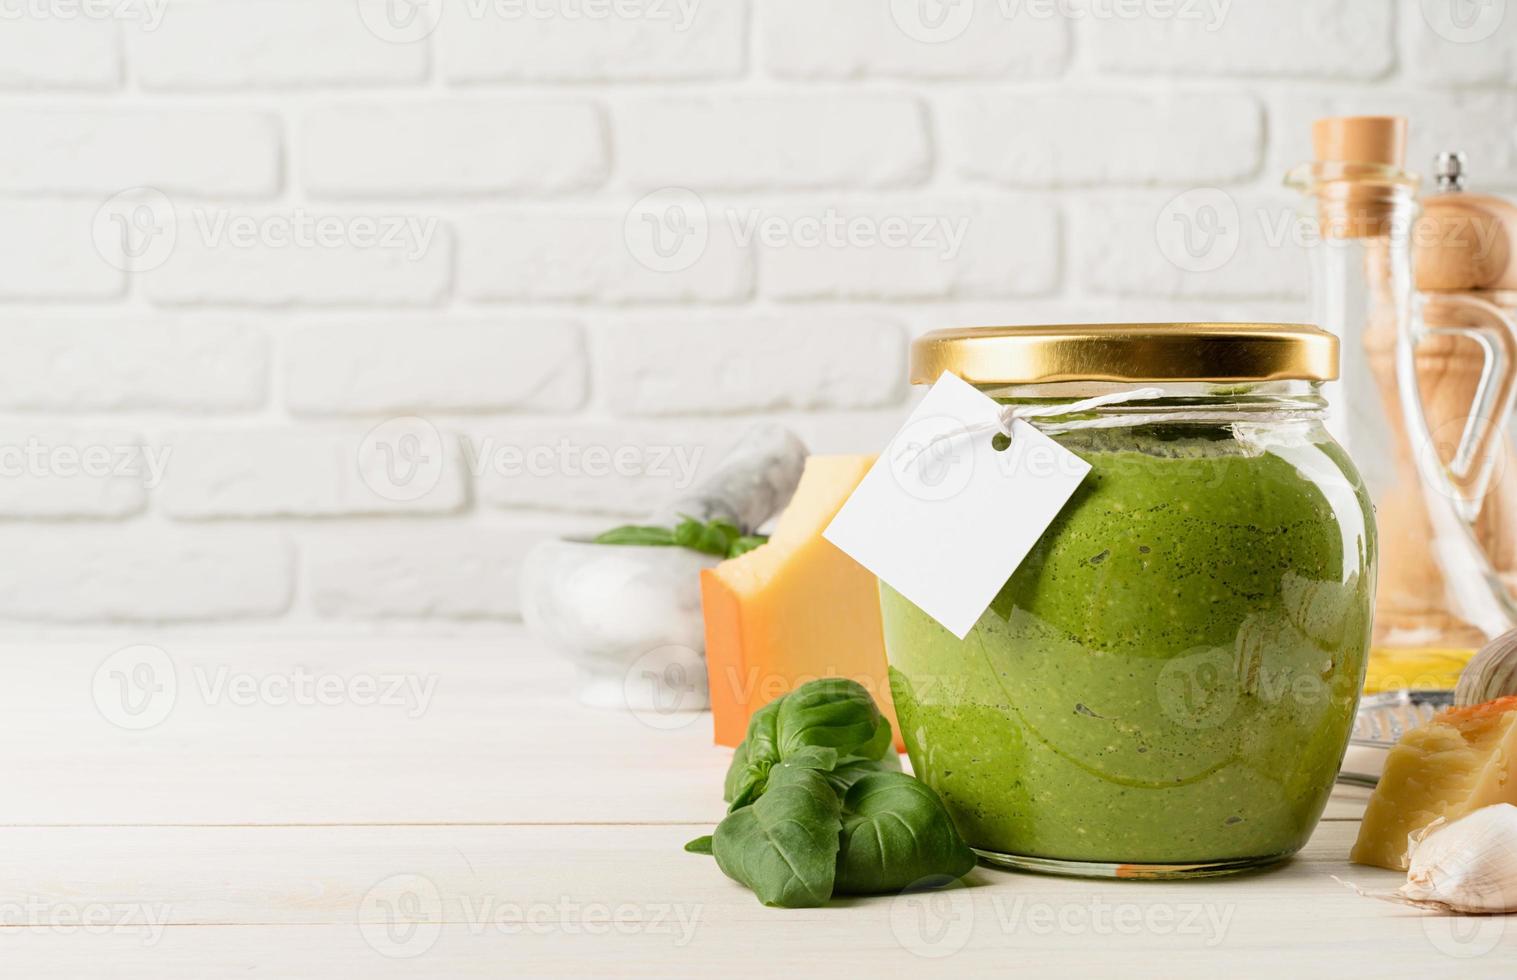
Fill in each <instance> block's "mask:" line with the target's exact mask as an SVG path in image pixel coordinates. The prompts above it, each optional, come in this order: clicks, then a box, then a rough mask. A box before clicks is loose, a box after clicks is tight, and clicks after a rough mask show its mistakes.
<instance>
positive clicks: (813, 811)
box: [712, 764, 843, 909]
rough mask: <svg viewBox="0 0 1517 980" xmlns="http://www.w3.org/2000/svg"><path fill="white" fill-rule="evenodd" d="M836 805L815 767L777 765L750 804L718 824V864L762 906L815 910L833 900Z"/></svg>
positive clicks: (837, 836) (838, 820)
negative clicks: (748, 889)
mask: <svg viewBox="0 0 1517 980" xmlns="http://www.w3.org/2000/svg"><path fill="white" fill-rule="evenodd" d="M841 813H842V811H841V805H840V804H839V802H838V797H837V794H836V793H834V792H833V791H832V787H830V786H828V785H827V780H825V779H823V778H822V774H821V773H819V772H817V771H816V770H815V769H803V768H799V767H795V766H790V765H786V764H781V765H778V766H775V767H774V768H773V769H771V770H770V773H769V780H768V788H767V789H766V790H765V792H764V795H763V796H761V797H759V798H758V799H757V800H756V801H755V802H754V804H753V805H752V806H745V807H743V808H742V809H739V810H734V811H733V812H732V813H729V814H728V815H727V816H726V818H725V819H723V820H722V822H721V823H719V824H717V827H716V833H715V834H714V835H713V846H712V850H713V852H714V853H715V855H716V863H717V866H718V867H720V868H721V869H722V873H723V874H725V875H726V876H727V877H729V878H731V879H732V880H734V881H737V882H741V883H742V884H744V885H747V886H748V887H749V888H751V889H752V890H753V893H754V894H755V895H757V896H758V899H759V901H761V902H763V903H764V904H765V905H774V906H779V907H781V908H792V909H796V908H815V907H817V906H820V905H825V904H826V903H827V900H828V899H829V898H831V897H832V884H833V879H834V877H835V875H836V874H837V867H838V860H837V858H838V847H839V844H840V834H841V832H842V829H843V822H842V816H841Z"/></svg>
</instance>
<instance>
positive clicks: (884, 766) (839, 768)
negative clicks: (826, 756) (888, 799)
mask: <svg viewBox="0 0 1517 980" xmlns="http://www.w3.org/2000/svg"><path fill="white" fill-rule="evenodd" d="M900 771H901V757H900V756H899V755H896V754H895V753H894V752H886V753H885V754H884V755H883V756H881V757H880V758H878V759H865V758H861V757H860V756H856V755H851V756H848V757H847V758H844V759H840V760H838V764H837V765H835V766H833V767H832V768H831V769H830V770H828V771H827V772H826V773H825V774H824V775H825V777H826V779H827V783H828V785H830V786H831V787H832V789H833V791H834V792H836V793H837V795H838V796H839V797H841V796H843V795H844V794H845V793H847V792H848V788H849V787H850V786H852V785H853V784H854V783H856V782H858V781H859V780H860V779H863V778H864V777H865V776H868V775H869V774H870V773H876V772H900Z"/></svg>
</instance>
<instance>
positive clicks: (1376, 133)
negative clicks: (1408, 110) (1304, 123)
mask: <svg viewBox="0 0 1517 980" xmlns="http://www.w3.org/2000/svg"><path fill="white" fill-rule="evenodd" d="M1312 152H1313V153H1314V154H1315V155H1316V157H1317V162H1318V163H1378V164H1381V165H1383V166H1387V167H1396V168H1400V167H1401V166H1402V165H1403V164H1404V163H1405V162H1406V119H1405V118H1404V117H1402V116H1332V117H1330V118H1327V119H1318V120H1317V121H1316V122H1314V123H1312Z"/></svg>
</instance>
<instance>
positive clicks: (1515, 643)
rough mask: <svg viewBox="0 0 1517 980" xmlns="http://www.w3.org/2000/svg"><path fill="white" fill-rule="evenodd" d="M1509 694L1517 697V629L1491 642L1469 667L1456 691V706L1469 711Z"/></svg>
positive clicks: (1461, 675) (1462, 675) (1461, 677)
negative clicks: (1475, 706)
mask: <svg viewBox="0 0 1517 980" xmlns="http://www.w3.org/2000/svg"><path fill="white" fill-rule="evenodd" d="M1509 694H1517V630H1512V631H1511V632H1509V633H1503V634H1501V635H1500V636H1498V637H1496V638H1495V639H1494V640H1492V641H1491V642H1489V643H1487V644H1486V645H1485V647H1484V648H1483V649H1481V651H1480V652H1479V653H1477V654H1475V659H1473V660H1471V661H1470V662H1469V663H1468V664H1466V665H1465V668H1464V670H1463V672H1461V673H1460V675H1459V686H1458V687H1456V688H1455V689H1454V703H1455V704H1456V705H1458V706H1459V707H1461V708H1468V707H1469V706H1471V705H1475V704H1484V703H1485V702H1487V701H1494V700H1496V699H1497V698H1504V697H1506V696H1507V695H1509Z"/></svg>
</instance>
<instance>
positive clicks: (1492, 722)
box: [1350, 697, 1517, 871]
mask: <svg viewBox="0 0 1517 980" xmlns="http://www.w3.org/2000/svg"><path fill="white" fill-rule="evenodd" d="M1495 803H1517V697H1508V698H1500V699H1498V700H1495V701H1488V702H1486V703H1485V704H1477V705H1474V706H1472V707H1468V708H1449V709H1448V710H1446V711H1441V712H1439V713H1438V714H1436V715H1434V716H1433V718H1432V720H1431V721H1429V722H1428V723H1427V724H1426V725H1423V726H1422V727H1421V728H1414V729H1412V730H1411V731H1409V732H1407V733H1406V734H1405V735H1403V736H1402V737H1401V741H1400V742H1399V743H1397V745H1396V747H1395V748H1394V749H1392V750H1391V753H1390V756H1389V758H1387V759H1386V761H1385V774H1384V775H1382V776H1381V777H1380V784H1379V785H1378V786H1376V787H1375V792H1374V794H1373V795H1371V796H1370V801H1369V807H1368V808H1367V809H1366V810H1365V811H1364V822H1363V823H1361V824H1360V825H1359V839H1358V840H1357V841H1355V843H1354V849H1353V852H1352V854H1351V855H1350V856H1351V858H1352V859H1353V860H1354V862H1356V863H1358V864H1372V865H1376V866H1378V867H1382V868H1390V869H1392V870H1395V871H1405V870H1406V868H1407V850H1408V840H1409V838H1410V837H1411V836H1412V835H1413V834H1414V833H1417V832H1419V831H1421V830H1423V829H1424V828H1426V827H1427V826H1428V825H1429V824H1431V823H1433V822H1434V821H1435V820H1439V819H1442V820H1445V821H1447V822H1449V823H1452V822H1454V821H1455V820H1458V819H1459V818H1460V817H1463V816H1464V815H1466V814H1468V813H1473V812H1474V811H1476V810H1479V809H1480V808H1481V807H1485V806H1490V805H1492V804H1495Z"/></svg>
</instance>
